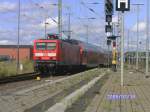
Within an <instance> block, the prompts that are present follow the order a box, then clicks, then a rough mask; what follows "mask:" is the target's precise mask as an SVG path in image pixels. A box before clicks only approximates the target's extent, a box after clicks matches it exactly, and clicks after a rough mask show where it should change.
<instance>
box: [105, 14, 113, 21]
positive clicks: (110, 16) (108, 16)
mask: <svg viewBox="0 0 150 112" xmlns="http://www.w3.org/2000/svg"><path fill="white" fill-rule="evenodd" d="M106 22H109V23H110V22H112V15H106Z"/></svg>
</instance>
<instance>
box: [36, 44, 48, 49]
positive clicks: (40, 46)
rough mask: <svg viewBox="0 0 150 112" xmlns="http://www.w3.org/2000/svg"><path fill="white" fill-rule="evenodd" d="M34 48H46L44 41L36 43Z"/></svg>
mask: <svg viewBox="0 0 150 112" xmlns="http://www.w3.org/2000/svg"><path fill="white" fill-rule="evenodd" d="M36 49H37V50H45V49H46V43H43V42H39V43H36Z"/></svg>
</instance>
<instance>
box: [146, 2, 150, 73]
mask: <svg viewBox="0 0 150 112" xmlns="http://www.w3.org/2000/svg"><path fill="white" fill-rule="evenodd" d="M149 5H150V4H149V0H147V28H146V35H147V38H146V76H148V75H149V74H148V71H149V70H148V69H149Z"/></svg>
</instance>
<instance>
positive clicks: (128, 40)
mask: <svg viewBox="0 0 150 112" xmlns="http://www.w3.org/2000/svg"><path fill="white" fill-rule="evenodd" d="M129 36H130V30H128V45H127V46H128V53H130V52H129ZM129 57H130V55H128V64H130V58H129Z"/></svg>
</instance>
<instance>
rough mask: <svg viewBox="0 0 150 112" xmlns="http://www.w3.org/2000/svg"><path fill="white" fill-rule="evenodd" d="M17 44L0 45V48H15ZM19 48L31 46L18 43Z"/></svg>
mask: <svg viewBox="0 0 150 112" xmlns="http://www.w3.org/2000/svg"><path fill="white" fill-rule="evenodd" d="M17 47H18V46H17V45H0V48H17ZM19 47H20V48H32V47H33V46H32V45H19Z"/></svg>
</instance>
